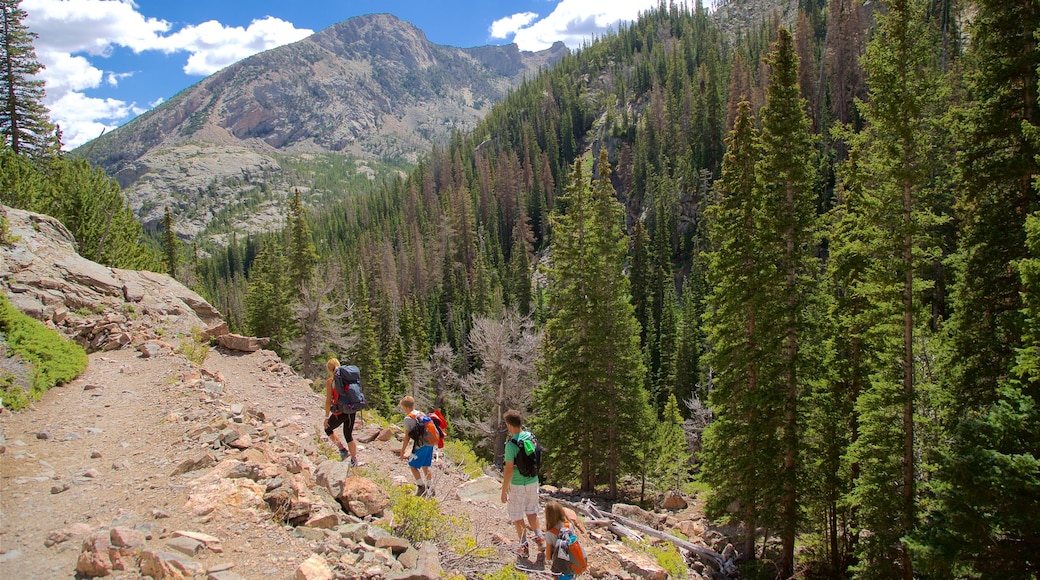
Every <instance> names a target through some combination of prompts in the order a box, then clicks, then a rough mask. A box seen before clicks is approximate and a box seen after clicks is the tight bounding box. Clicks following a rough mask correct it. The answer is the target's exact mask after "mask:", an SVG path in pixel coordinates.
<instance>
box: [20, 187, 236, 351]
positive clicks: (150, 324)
mask: <svg viewBox="0 0 1040 580" xmlns="http://www.w3.org/2000/svg"><path fill="white" fill-rule="evenodd" d="M0 211H3V212H5V213H6V217H7V223H8V227H9V231H8V238H9V241H10V243H5V244H0V290H3V291H4V292H5V293H6V294H7V295H8V298H9V299H10V301H11V303H12V304H14V305H15V306H16V307H17V308H18V309H19V310H21V311H23V312H25V313H27V314H29V315H30V316H32V317H34V318H36V319H38V320H41V321H43V322H45V323H46V324H48V325H49V326H52V327H53V328H55V329H57V330H58V331H60V332H61V333H62V334H64V335H65V336H66V337H68V338H70V339H72V340H75V341H77V342H79V343H80V344H82V345H83V346H84V347H85V348H86V349H87V350H88V352H90V351H95V350H113V349H117V348H122V347H124V346H126V345H129V344H131V343H140V342H143V341H145V340H148V339H154V338H159V337H161V336H171V337H172V336H177V335H188V334H190V333H191V331H192V329H193V328H197V329H200V330H202V329H205V328H207V327H209V326H211V325H213V324H216V323H218V322H220V321H221V316H220V313H219V312H217V310H216V309H214V308H213V306H211V305H210V304H209V303H208V302H206V300H204V299H203V298H202V297H201V296H199V295H198V294H196V293H195V292H193V291H191V290H189V289H188V288H186V287H185V286H184V285H183V284H181V283H180V282H178V281H176V280H174V279H173V278H170V277H169V276H167V275H165V274H157V273H154V272H144V271H136V270H120V269H118V268H109V267H107V266H102V265H100V264H98V263H96V262H92V261H90V260H87V259H86V258H83V257H82V256H80V255H79V254H78V253H76V240H75V239H74V238H73V237H72V234H70V233H69V231H68V230H67V229H66V228H65V226H64V225H62V224H61V222H59V221H58V220H56V219H54V218H52V217H49V216H45V215H40V214H36V213H31V212H26V211H22V210H18V209H13V208H8V207H6V206H0Z"/></svg>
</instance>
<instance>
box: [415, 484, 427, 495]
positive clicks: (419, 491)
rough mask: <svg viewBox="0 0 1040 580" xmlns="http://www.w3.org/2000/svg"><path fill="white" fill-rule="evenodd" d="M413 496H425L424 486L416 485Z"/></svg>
mask: <svg viewBox="0 0 1040 580" xmlns="http://www.w3.org/2000/svg"><path fill="white" fill-rule="evenodd" d="M415 495H417V496H419V497H422V496H424V495H426V486H425V485H417V486H415Z"/></svg>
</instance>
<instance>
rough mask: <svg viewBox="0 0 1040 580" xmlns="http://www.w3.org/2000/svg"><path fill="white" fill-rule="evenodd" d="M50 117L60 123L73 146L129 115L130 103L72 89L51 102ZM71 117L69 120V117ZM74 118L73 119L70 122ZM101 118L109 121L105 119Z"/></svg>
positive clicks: (67, 141) (109, 128)
mask: <svg viewBox="0 0 1040 580" xmlns="http://www.w3.org/2000/svg"><path fill="white" fill-rule="evenodd" d="M50 109H51V118H53V119H54V121H55V122H56V123H58V124H59V125H60V126H61V132H62V136H63V138H64V141H65V146H66V147H68V148H73V147H76V146H78V145H82V144H83V143H86V142H87V141H90V140H91V139H94V138H96V137H97V136H99V135H101V131H102V130H108V131H110V130H112V129H115V128H116V127H117V126H118V123H116V122H115V121H119V120H121V119H125V118H126V117H128V116H129V115H130V112H131V110H130V107H129V106H128V105H127V104H126V103H124V102H123V101H119V100H116V99H96V98H93V97H88V96H85V95H84V94H83V93H79V92H73V91H70V92H68V93H66V94H65V95H63V96H62V97H61V98H60V99H58V100H57V101H55V102H53V103H51V104H50ZM67 120H68V121H67ZM69 121H71V122H69ZM102 121H108V122H107V123H104V122H102Z"/></svg>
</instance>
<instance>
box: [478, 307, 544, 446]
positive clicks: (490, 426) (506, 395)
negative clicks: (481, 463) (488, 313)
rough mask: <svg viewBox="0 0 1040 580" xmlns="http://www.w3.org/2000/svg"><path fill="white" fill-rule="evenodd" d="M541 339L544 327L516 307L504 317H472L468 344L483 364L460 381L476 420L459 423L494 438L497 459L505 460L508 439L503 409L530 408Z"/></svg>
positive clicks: (484, 436) (483, 435)
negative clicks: (503, 458)
mask: <svg viewBox="0 0 1040 580" xmlns="http://www.w3.org/2000/svg"><path fill="white" fill-rule="evenodd" d="M541 344H542V333H541V331H538V330H536V329H535V328H534V323H533V322H532V321H531V319H530V318H529V317H523V316H520V315H519V314H518V313H517V312H516V311H515V310H510V311H508V312H506V313H505V314H504V315H503V316H502V318H498V319H492V318H487V317H478V318H476V319H474V321H473V330H472V331H471V332H470V335H469V344H468V345H467V348H468V349H469V351H470V353H471V354H472V355H473V357H474V359H475V360H477V361H479V366H478V367H477V368H476V370H474V371H473V372H471V373H470V374H469V375H467V376H466V377H465V378H464V379H463V380H462V381H461V382H460V386H461V388H462V393H463V395H464V396H465V397H466V400H467V402H468V403H469V406H470V409H471V410H472V413H471V420H470V421H463V422H461V423H460V426H461V427H462V428H463V429H466V430H469V432H470V434H472V435H478V436H480V437H481V438H482V439H484V440H489V441H490V442H491V445H492V446H493V447H492V449H493V450H494V457H495V464H496V465H500V464H501V462H502V453H503V448H504V445H505V441H506V428H505V423H503V422H502V413H504V412H505V411H507V410H509V409H517V410H520V411H522V412H524V413H526V412H528V411H529V410H530V407H531V403H532V401H533V394H534V388H535V386H536V384H537V382H538V379H537V365H538V356H539V353H540V349H541Z"/></svg>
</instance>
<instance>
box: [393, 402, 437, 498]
mask: <svg viewBox="0 0 1040 580" xmlns="http://www.w3.org/2000/svg"><path fill="white" fill-rule="evenodd" d="M400 408H401V412H402V413H404V432H405V438H404V441H403V442H402V443H401V454H400V455H401V459H408V468H409V469H411V470H412V477H414V478H415V495H420V496H432V495H433V472H432V471H431V470H430V465H432V464H433V448H434V446H435V445H437V443H438V441H440V439H441V437H442V435H441V432H440V429H439V427H438V425H437V422H436V421H434V420H433V419H431V418H430V417H429V416H428V415H427V414H426V413H423V412H422V411H420V410H419V409H416V408H415V399H413V398H412V397H404V398H402V399H401V403H400ZM409 441H411V442H413V444H414V445H413V446H412V453H411V455H409V454H408V442H409ZM420 469H421V470H422V472H420V471H419V470H420Z"/></svg>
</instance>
